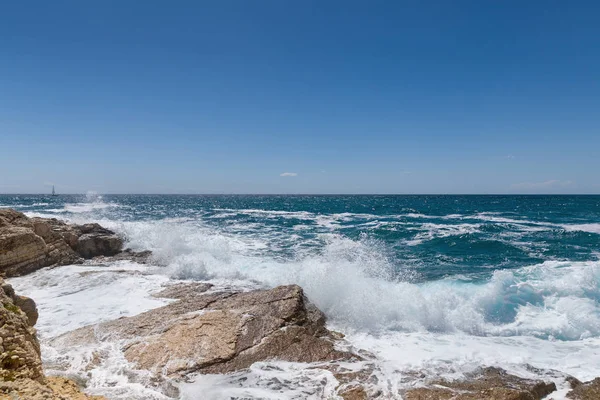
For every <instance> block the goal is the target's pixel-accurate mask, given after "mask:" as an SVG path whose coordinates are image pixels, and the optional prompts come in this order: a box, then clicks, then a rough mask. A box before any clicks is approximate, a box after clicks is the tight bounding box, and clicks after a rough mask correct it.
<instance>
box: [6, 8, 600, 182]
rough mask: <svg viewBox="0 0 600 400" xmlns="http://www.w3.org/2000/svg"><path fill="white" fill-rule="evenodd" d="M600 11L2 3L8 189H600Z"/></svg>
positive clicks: (597, 9) (590, 9)
mask: <svg viewBox="0 0 600 400" xmlns="http://www.w3.org/2000/svg"><path fill="white" fill-rule="evenodd" d="M599 21H600V3H599V2H597V1H590V2H578V1H573V2H571V1H479V0H477V1H445V0H444V1H410V2H407V1H363V2H354V1H295V2H292V1H281V0H273V1H260V0H258V1H246V0H240V1H228V0H225V1H212V2H201V1H189V2H183V1H161V2H157V1H79V0H78V1H72V2H64V1H39V2H32V1H5V2H3V3H2V5H0V192H4V193H40V192H49V191H50V188H49V187H48V186H47V185H49V184H52V183H54V184H56V188H57V191H58V192H61V193H82V192H86V191H87V190H95V191H98V192H100V193H568V192H571V193H573V192H575V193H600V23H599ZM286 173H287V174H286ZM281 174H284V176H281ZM285 175H287V176H285Z"/></svg>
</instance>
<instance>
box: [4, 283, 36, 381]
mask: <svg viewBox="0 0 600 400" xmlns="http://www.w3.org/2000/svg"><path fill="white" fill-rule="evenodd" d="M0 281H1V283H2V285H1V287H2V289H1V290H0V301H1V302H2V307H0V325H1V326H0V339H1V340H0V380H2V381H14V380H18V379H32V380H42V379H43V373H42V361H41V358H40V345H39V343H38V340H37V337H36V335H35V329H33V328H32V327H31V325H30V324H29V321H28V318H27V316H26V315H25V313H24V312H23V311H22V310H21V309H20V308H19V307H18V306H17V305H15V303H14V300H13V296H16V295H15V293H14V291H13V290H12V287H10V285H7V284H5V283H4V281H3V280H1V279H0ZM34 307H35V305H34Z"/></svg>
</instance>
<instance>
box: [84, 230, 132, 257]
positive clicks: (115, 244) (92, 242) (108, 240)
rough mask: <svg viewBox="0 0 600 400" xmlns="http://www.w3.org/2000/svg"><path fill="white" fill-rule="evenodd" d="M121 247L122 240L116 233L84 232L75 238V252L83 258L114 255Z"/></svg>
mask: <svg viewBox="0 0 600 400" xmlns="http://www.w3.org/2000/svg"><path fill="white" fill-rule="evenodd" d="M122 247H123V240H121V239H120V238H119V237H117V236H116V235H104V234H96V233H86V234H83V235H81V236H80V237H79V239H78V240H77V248H76V251H77V253H78V254H79V255H80V256H81V257H83V258H93V257H96V256H114V255H115V254H117V253H119V252H120V251H121V249H122Z"/></svg>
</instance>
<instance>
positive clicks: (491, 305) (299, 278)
mask: <svg viewBox="0 0 600 400" xmlns="http://www.w3.org/2000/svg"><path fill="white" fill-rule="evenodd" d="M109 227H110V224H109ZM113 227H114V228H117V229H120V230H122V231H123V232H125V233H126V236H127V237H128V238H129V241H130V244H131V245H132V246H133V247H134V248H150V249H152V250H153V251H154V254H155V257H156V259H157V260H158V261H159V263H160V264H162V265H166V267H162V268H161V269H158V270H157V271H158V272H160V273H163V274H167V275H169V276H171V277H173V278H177V279H200V280H210V279H238V280H239V279H242V280H249V281H253V282H258V283H261V284H263V285H267V286H275V285H279V284H289V283H296V284H299V285H300V286H302V287H303V288H304V289H305V290H306V292H307V294H308V295H309V297H310V298H311V299H313V301H315V303H316V304H317V305H318V306H319V307H320V308H321V309H322V310H323V311H324V312H326V314H327V315H328V316H329V317H330V318H331V319H332V320H334V321H336V323H338V324H344V325H345V326H347V327H348V328H351V329H359V330H360V329H362V330H367V331H371V332H377V331H381V330H390V329H391V330H400V331H405V332H415V331H423V332H425V331H429V332H463V333H466V334H469V335H477V336H486V335H493V336H519V335H526V336H534V337H539V338H544V339H549V340H554V339H559V340H580V339H583V338H587V337H599V336H600V306H599V305H598V301H600V262H597V261H587V262H558V261H547V262H544V263H542V264H537V265H533V266H529V267H524V268H519V269H515V270H497V271H495V272H493V274H492V275H491V278H490V279H487V280H475V281H470V282H464V281H463V280H458V279H450V278H448V279H441V280H437V281H430V282H425V283H413V280H414V279H415V278H416V277H417V276H418V274H417V273H416V272H415V271H414V269H412V268H409V267H408V266H406V267H404V268H401V267H399V266H398V265H397V263H396V261H395V260H394V259H393V257H392V256H391V254H390V252H389V250H388V249H387V247H386V246H385V244H384V243H382V242H380V241H377V240H373V239H371V238H369V236H368V235H363V236H361V238H359V239H357V240H353V239H350V238H347V237H344V236H342V235H337V234H329V235H325V236H323V237H321V239H322V240H324V242H325V244H324V245H323V246H322V247H320V248H319V249H318V251H316V250H315V249H309V250H305V251H300V252H298V253H297V254H296V255H295V256H294V257H292V258H287V259H286V258H277V257H272V256H268V255H267V254H266V253H264V252H261V251H258V252H257V250H264V249H265V248H267V249H268V248H269V247H270V246H272V243H271V242H270V241H267V240H261V239H259V238H257V237H252V236H247V235H235V234H225V233H223V232H219V231H216V230H214V229H213V228H211V227H209V226H202V225H201V224H200V225H198V224H197V223H196V224H181V223H178V224H174V223H168V222H164V221H163V222H133V223H122V224H121V225H120V226H113ZM462 229H466V231H467V232H468V231H469V230H470V229H475V227H473V226H470V225H467V226H465V227H462ZM446 233H447V234H452V233H455V232H454V231H449V232H446Z"/></svg>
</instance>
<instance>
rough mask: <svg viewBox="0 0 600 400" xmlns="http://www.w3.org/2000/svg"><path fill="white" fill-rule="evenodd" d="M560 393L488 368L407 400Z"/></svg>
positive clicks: (523, 399) (521, 399)
mask: <svg viewBox="0 0 600 400" xmlns="http://www.w3.org/2000/svg"><path fill="white" fill-rule="evenodd" d="M555 390H556V385H555V384H554V383H552V382H543V381H535V380H530V379H524V378H520V377H518V376H515V375H510V374H508V373H507V372H506V371H504V370H502V369H500V368H493V367H490V368H484V369H482V370H481V371H479V372H477V373H474V374H472V375H471V376H469V377H467V378H466V379H464V380H460V381H445V380H444V381H437V382H432V383H431V385H430V386H429V387H424V388H417V389H411V390H408V391H406V393H404V395H403V397H402V398H403V399H404V400H451V399H452V400H484V399H489V400H540V399H542V398H544V397H545V396H547V395H548V394H550V393H552V392H553V391H555Z"/></svg>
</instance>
